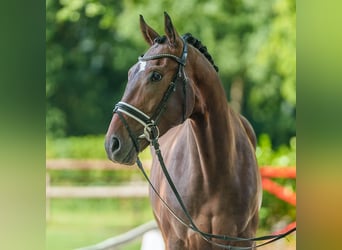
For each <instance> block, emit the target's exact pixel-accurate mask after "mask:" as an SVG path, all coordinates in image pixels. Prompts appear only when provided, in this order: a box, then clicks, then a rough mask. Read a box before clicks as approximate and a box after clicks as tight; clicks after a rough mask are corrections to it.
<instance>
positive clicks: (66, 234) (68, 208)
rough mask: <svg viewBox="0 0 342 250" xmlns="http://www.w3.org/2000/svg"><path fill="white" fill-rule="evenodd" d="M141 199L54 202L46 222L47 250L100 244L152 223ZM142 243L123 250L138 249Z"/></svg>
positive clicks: (146, 200)
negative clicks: (149, 222)
mask: <svg viewBox="0 0 342 250" xmlns="http://www.w3.org/2000/svg"><path fill="white" fill-rule="evenodd" d="M151 211H152V210H151V208H150V204H149V201H148V199H147V198H143V199H53V200H51V201H50V217H49V218H48V219H47V222H46V249H47V250H64V249H65V250H68V249H75V248H79V247H84V246H88V245H93V244H96V243H99V242H101V241H103V240H105V239H107V238H110V237H113V236H116V235H118V234H121V233H124V232H127V231H128V230H130V229H132V228H134V227H136V226H139V225H141V224H143V223H145V222H147V221H150V220H152V219H153V215H152V212H151ZM140 242H141V239H138V240H137V241H134V242H132V243H130V244H129V245H127V246H124V247H123V248H122V249H125V250H126V249H127V250H138V249H140Z"/></svg>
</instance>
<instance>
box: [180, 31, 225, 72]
mask: <svg viewBox="0 0 342 250" xmlns="http://www.w3.org/2000/svg"><path fill="white" fill-rule="evenodd" d="M183 39H184V40H185V41H187V42H188V43H189V44H191V45H192V46H194V47H195V48H196V49H198V50H199V51H200V52H201V53H202V54H203V55H204V56H205V57H206V58H207V59H208V61H209V62H210V63H211V65H213V67H214V68H215V70H216V72H218V71H219V68H218V67H217V66H216V65H215V63H214V60H213V58H212V57H211V55H210V54H209V52H208V49H207V47H206V46H204V45H203V44H202V42H201V41H200V40H198V39H197V38H195V37H193V36H192V35H191V34H190V33H186V34H184V35H183Z"/></svg>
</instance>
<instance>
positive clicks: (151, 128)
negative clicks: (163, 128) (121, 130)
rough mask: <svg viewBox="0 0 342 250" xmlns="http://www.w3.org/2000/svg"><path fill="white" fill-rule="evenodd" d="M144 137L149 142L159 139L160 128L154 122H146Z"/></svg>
mask: <svg viewBox="0 0 342 250" xmlns="http://www.w3.org/2000/svg"><path fill="white" fill-rule="evenodd" d="M144 137H145V139H146V140H148V141H149V142H152V140H157V139H158V138H159V129H158V127H157V126H156V125H155V124H154V123H149V124H146V126H145V127H144Z"/></svg>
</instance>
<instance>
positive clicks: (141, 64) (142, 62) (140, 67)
mask: <svg viewBox="0 0 342 250" xmlns="http://www.w3.org/2000/svg"><path fill="white" fill-rule="evenodd" d="M145 68H146V62H145V61H140V62H139V71H138V72H141V71H144V70H145Z"/></svg>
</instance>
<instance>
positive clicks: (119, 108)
mask: <svg viewBox="0 0 342 250" xmlns="http://www.w3.org/2000/svg"><path fill="white" fill-rule="evenodd" d="M183 44H184V45H183V52H182V55H181V57H177V56H175V55H172V54H157V55H152V56H142V57H139V60H140V61H149V60H155V59H160V58H165V57H167V58H171V59H173V60H175V61H176V62H178V64H179V67H178V72H177V74H176V75H175V76H174V78H173V80H172V81H171V83H170V85H169V87H168V88H167V90H166V91H165V93H164V96H163V98H162V99H161V101H160V103H159V104H158V106H157V108H156V110H155V112H154V113H153V115H152V116H151V117H150V116H148V115H147V114H145V113H144V112H142V111H141V110H139V109H137V108H136V107H134V106H132V105H130V104H128V103H125V102H119V103H117V104H116V105H115V108H114V110H113V112H114V113H116V114H117V115H118V116H119V118H120V120H121V122H122V123H123V125H124V126H125V128H126V129H127V131H128V134H129V136H130V138H131V139H132V141H133V145H134V147H135V149H136V151H137V153H139V151H140V150H139V143H138V140H139V139H146V140H147V141H149V142H150V144H151V145H152V146H153V148H154V150H155V153H156V155H157V157H158V160H159V163H160V166H161V168H162V171H163V173H164V176H165V178H166V179H167V182H168V184H169V185H170V187H171V189H172V191H173V193H174V195H175V196H176V199H177V201H178V203H179V205H180V206H181V208H182V210H183V213H184V215H185V216H186V218H187V219H188V221H189V223H186V222H185V221H184V220H183V219H181V218H180V217H179V216H178V215H176V213H175V212H174V211H173V210H172V209H171V208H170V206H169V205H168V204H167V203H166V202H165V200H164V199H163V198H162V197H161V195H160V194H159V193H158V191H157V190H156V188H155V187H154V185H153V184H152V182H151V180H150V179H149V177H148V175H147V174H146V172H145V170H144V168H143V165H142V163H141V161H140V159H139V157H138V158H137V165H138V167H139V169H140V170H141V172H142V173H143V175H144V177H145V178H146V180H147V182H148V183H149V185H150V187H151V188H152V190H153V191H154V193H155V194H156V195H157V196H158V198H159V199H160V200H161V201H162V203H163V204H164V205H165V207H166V208H167V209H168V211H169V212H170V213H171V214H172V215H173V216H174V217H175V218H176V219H177V220H178V221H179V222H180V223H181V224H182V225H184V226H185V227H187V228H189V229H191V230H192V231H194V232H196V233H198V234H199V235H200V236H201V237H202V238H203V239H204V240H205V241H207V242H208V243H210V244H212V245H215V246H218V247H221V248H224V249H231V250H247V249H255V248H257V247H261V246H264V245H267V244H270V243H272V242H274V241H276V240H279V239H281V238H284V237H286V236H287V235H289V234H290V233H292V232H294V231H296V227H294V228H292V229H290V230H288V231H287V232H285V233H282V234H277V235H266V236H261V237H256V238H240V237H229V236H227V235H216V234H210V233H205V232H203V231H201V230H200V229H199V228H198V227H197V226H196V224H195V223H194V221H193V220H192V217H191V215H190V213H189V211H188V210H187V208H186V206H185V204H184V202H183V200H182V198H181V196H180V194H179V192H178V191H177V188H176V186H175V185H174V183H173V181H172V178H171V176H170V175H169V172H168V171H167V168H166V166H165V163H164V159H163V156H162V153H161V150H160V146H159V142H158V139H159V129H158V123H159V119H160V117H161V115H162V114H163V112H164V111H165V108H166V104H167V101H168V99H169V98H170V97H171V94H172V93H173V92H175V91H176V87H177V83H178V80H179V79H180V80H182V82H183V94H184V98H186V83H187V78H186V76H185V72H184V67H185V64H186V58H187V53H188V49H187V48H188V47H187V42H186V41H185V40H184V39H183ZM122 113H123V114H125V115H127V116H129V117H130V118H132V119H134V120H135V121H137V122H139V123H140V124H141V125H143V127H144V132H143V134H141V135H139V136H138V137H137V136H135V135H134V134H133V132H132V130H131V129H130V127H129V125H128V123H127V121H126V119H125V118H124V116H123V115H122ZM185 114H186V99H185V100H184V103H183V121H185ZM213 239H217V240H224V241H234V242H245V241H265V240H267V241H266V242H264V243H261V244H259V245H256V246H251V247H237V246H231V245H225V244H220V243H217V242H215V241H214V240H213Z"/></svg>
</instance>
